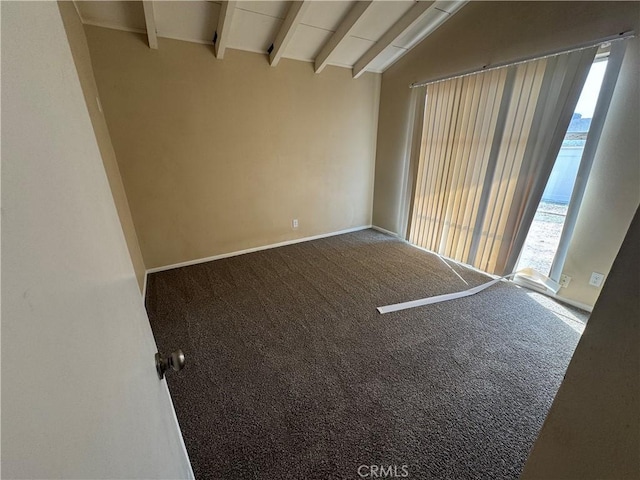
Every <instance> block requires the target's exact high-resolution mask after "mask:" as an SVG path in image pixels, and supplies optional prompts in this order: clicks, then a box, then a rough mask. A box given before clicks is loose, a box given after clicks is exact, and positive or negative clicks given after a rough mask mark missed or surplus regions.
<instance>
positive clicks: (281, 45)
mask: <svg viewBox="0 0 640 480" xmlns="http://www.w3.org/2000/svg"><path fill="white" fill-rule="evenodd" d="M309 4H310V2H309V0H307V1H302V2H298V1H296V2H291V6H290V7H289V11H288V12H287V16H286V18H285V19H284V22H283V24H282V27H281V28H280V31H279V32H278V35H276V39H275V40H274V41H273V48H272V50H271V52H270V53H269V63H270V64H271V66H272V67H275V66H276V65H277V64H278V62H279V61H280V59H281V58H282V55H283V54H284V52H285V50H286V48H287V45H288V44H289V42H290V41H291V38H293V34H294V33H295V31H296V27H297V26H298V24H299V23H300V22H301V20H302V17H303V16H304V13H305V12H306V10H307V8H309Z"/></svg>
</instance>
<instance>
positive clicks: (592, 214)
mask: <svg viewBox="0 0 640 480" xmlns="http://www.w3.org/2000/svg"><path fill="white" fill-rule="evenodd" d="M639 19H640V4H638V3H637V2H579V3H578V2H471V3H469V4H468V5H467V6H465V7H464V8H463V9H462V10H460V12H458V13H457V14H456V15H455V16H454V17H453V18H452V19H451V20H450V21H449V22H447V23H446V24H445V25H443V26H442V27H441V28H439V29H438V30H437V31H436V32H435V33H433V34H432V35H431V36H430V37H428V38H427V39H426V40H425V41H423V42H422V43H421V44H419V45H418V46H417V47H415V48H414V49H413V50H412V51H411V52H410V53H408V54H407V55H406V56H405V57H403V58H402V59H401V60H400V61H398V63H396V64H395V65H394V66H393V67H391V68H390V69H389V70H387V72H385V73H384V74H383V77H382V89H381V96H380V119H379V124H378V147H377V157H376V177H375V197H374V203H373V223H374V225H377V226H380V227H383V228H385V229H387V230H391V231H393V232H397V233H401V234H403V233H404V232H401V230H402V228H403V226H402V222H401V220H400V218H399V217H400V212H401V210H402V204H403V198H402V184H403V181H404V178H403V171H404V170H403V169H404V168H405V165H404V159H405V147H406V138H407V133H408V125H409V122H408V119H409V116H410V114H411V113H412V112H410V89H409V88H408V86H409V84H410V83H412V82H416V81H422V80H428V79H430V78H438V77H441V76H446V75H450V74H455V73H459V72H463V71H468V70H473V69H476V68H481V67H482V66H483V65H490V64H498V63H502V62H508V61H511V60H516V59H520V58H523V57H527V56H531V55H535V54H538V53H544V52H549V51H553V50H556V49H558V48H562V47H568V46H573V45H577V44H580V43H582V42H586V41H590V40H593V39H597V38H602V37H605V36H608V35H611V34H615V33H619V32H622V31H628V30H636V31H638V30H639V27H640V20H639ZM634 42H635V43H636V46H634V47H633V49H632V50H633V51H634V52H637V40H635V41H634ZM635 55H636V57H635V58H636V59H637V53H635ZM633 61H634V60H632V59H626V61H625V62H626V63H625V67H624V71H623V72H622V76H623V77H624V78H620V80H619V81H620V83H621V84H625V85H626V86H625V87H622V88H624V89H625V90H626V91H627V92H632V93H633V92H634V88H635V89H636V90H635V92H636V93H635V97H633V96H632V97H630V98H635V101H630V100H629V97H627V100H626V102H627V103H626V105H625V100H624V99H623V98H624V94H621V93H617V94H616V96H617V98H616V99H614V101H613V104H612V107H611V108H612V109H614V108H616V109H618V108H620V109H621V110H620V111H617V112H613V111H610V117H611V118H608V120H607V125H606V126H605V130H604V132H603V138H602V141H601V146H600V148H599V150H598V153H597V158H596V163H595V165H594V168H593V172H594V174H593V176H592V178H591V179H590V184H589V186H588V189H587V195H590V194H595V193H596V192H598V195H599V198H598V202H600V203H598V206H596V205H595V202H585V209H584V210H586V209H589V210H590V211H588V212H587V211H583V212H581V216H580V220H579V224H578V225H577V228H576V233H577V234H581V235H580V237H577V238H576V239H575V240H574V242H573V243H572V245H571V251H570V252H569V255H568V261H567V273H568V274H570V275H571V276H572V277H574V280H573V281H572V284H571V286H570V289H567V290H564V289H563V290H561V292H560V294H561V295H566V297H567V298H570V299H572V300H575V301H578V302H581V303H585V304H590V305H592V304H593V302H594V301H595V298H596V297H597V294H598V293H599V292H598V289H595V288H593V287H589V286H588V285H587V282H588V279H589V276H590V275H591V271H594V270H595V271H599V272H602V273H607V271H608V268H609V267H610V265H611V263H612V262H613V258H614V257H615V253H616V252H617V250H618V248H619V247H620V243H621V241H622V238H623V236H624V233H625V232H626V228H627V227H628V226H629V223H630V221H631V216H632V215H633V212H634V211H635V208H636V207H637V206H638V198H639V197H638V184H639V179H638V163H639V158H638V135H637V131H638V110H637V105H638V102H637V98H638V97H637V81H638V80H637V78H638V77H637V71H638V69H637V63H636V66H635V71H634V70H633V64H632V62H633ZM635 61H637V60H635ZM634 82H635V83H634ZM634 85H635V87H634ZM634 129H635V130H634ZM614 132H617V133H614ZM622 132H624V133H622ZM630 132H635V134H633V135H632V134H631V133H630ZM613 135H616V136H617V137H618V138H619V137H620V135H624V136H625V140H624V141H616V140H613ZM607 137H609V138H607ZM619 181H621V183H618V182H619ZM634 185H635V188H633V186H634ZM612 212H615V216H614V215H612ZM600 225H602V226H603V227H602V228H601V227H600ZM596 230H597V233H596V236H595V237H589V235H583V234H582V233H584V232H585V231H592V232H593V231H596ZM594 240H595V241H594ZM603 270H606V271H603Z"/></svg>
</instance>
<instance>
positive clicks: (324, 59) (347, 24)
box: [315, 1, 373, 73]
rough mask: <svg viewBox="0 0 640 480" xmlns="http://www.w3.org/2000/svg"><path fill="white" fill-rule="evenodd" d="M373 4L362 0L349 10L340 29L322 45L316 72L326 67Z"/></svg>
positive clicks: (317, 59)
mask: <svg viewBox="0 0 640 480" xmlns="http://www.w3.org/2000/svg"><path fill="white" fill-rule="evenodd" d="M372 4H373V1H361V2H356V4H355V5H354V6H353V8H351V10H349V13H347V16H346V17H345V18H344V20H343V21H342V23H341V24H340V26H339V27H338V29H337V30H336V31H335V33H334V34H333V35H332V36H331V38H330V39H329V41H328V42H327V43H326V44H325V45H324V46H323V47H322V50H321V51H320V53H319V54H318V56H317V57H316V60H315V72H316V73H320V72H321V71H322V70H323V69H324V67H326V66H327V64H328V63H329V60H330V58H331V54H332V53H333V52H335V50H336V49H337V48H338V47H339V46H340V45H341V44H342V42H344V40H345V39H346V38H347V37H348V36H349V34H350V33H351V31H352V30H353V28H354V27H355V26H356V24H357V23H358V21H359V20H360V19H361V18H362V16H363V15H364V13H365V12H366V11H367V10H368V9H369V7H370V6H371V5H372Z"/></svg>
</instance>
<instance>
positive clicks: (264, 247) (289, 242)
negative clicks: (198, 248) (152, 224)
mask: <svg viewBox="0 0 640 480" xmlns="http://www.w3.org/2000/svg"><path fill="white" fill-rule="evenodd" d="M368 228H372V226H371V225H362V226H360V227H353V228H347V229H346V230H339V231H337V232H330V233H322V234H320V235H314V236H312V237H303V238H296V239H293V240H286V241H284V242H278V243H272V244H270V245H262V246H260V247H253V248H247V249H245V250H237V251H235V252H229V253H221V254H219V255H213V256H211V257H206V258H197V259H195V260H188V261H186V262H180V263H174V264H172V265H165V266H163V267H154V268H149V269H148V270H147V275H148V274H150V273H157V272H164V271H166V270H173V269H174V268H180V267H188V266H190V265H197V264H199V263H205V262H211V261H213V260H220V259H222V258H229V257H237V256H238V255H244V254H246V253H253V252H259V251H261V250H269V249H271V248H278V247H284V246H286V245H293V244H295V243H302V242H309V241H311V240H319V239H321V238H327V237H333V236H336V235H343V234H345V233H352V232H359V231H360V230H366V229H368ZM145 293H146V275H145Z"/></svg>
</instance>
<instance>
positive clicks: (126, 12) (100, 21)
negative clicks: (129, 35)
mask: <svg viewBox="0 0 640 480" xmlns="http://www.w3.org/2000/svg"><path fill="white" fill-rule="evenodd" d="M76 5H77V6H78V10H79V11H80V16H81V17H82V21H83V22H84V23H90V24H95V25H101V26H105V27H113V28H120V29H123V30H146V24H145V21H144V10H143V9H142V2H76Z"/></svg>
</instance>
